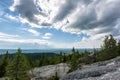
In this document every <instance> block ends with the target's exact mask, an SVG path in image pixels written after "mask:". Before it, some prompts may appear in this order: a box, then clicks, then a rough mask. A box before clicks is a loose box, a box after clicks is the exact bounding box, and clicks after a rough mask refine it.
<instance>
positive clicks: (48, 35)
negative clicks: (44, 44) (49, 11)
mask: <svg viewBox="0 0 120 80" xmlns="http://www.w3.org/2000/svg"><path fill="white" fill-rule="evenodd" d="M51 37H52V33H45V34H44V36H43V37H42V38H43V39H50V38H51Z"/></svg>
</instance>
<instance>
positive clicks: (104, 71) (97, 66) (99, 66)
mask: <svg viewBox="0 0 120 80" xmlns="http://www.w3.org/2000/svg"><path fill="white" fill-rule="evenodd" d="M60 80H120V57H116V58H114V59H111V60H107V61H103V62H97V63H93V64H90V65H84V66H83V68H82V69H80V70H76V71H73V72H71V73H69V74H67V75H65V76H64V77H62V78H61V79H60Z"/></svg>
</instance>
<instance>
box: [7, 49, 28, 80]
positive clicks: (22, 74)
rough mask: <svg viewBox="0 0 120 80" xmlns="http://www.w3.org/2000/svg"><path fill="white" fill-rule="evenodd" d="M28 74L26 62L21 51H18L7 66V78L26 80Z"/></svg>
mask: <svg viewBox="0 0 120 80" xmlns="http://www.w3.org/2000/svg"><path fill="white" fill-rule="evenodd" d="M27 72H28V62H27V60H26V58H25V56H24V55H23V54H22V52H21V49H18V51H17V53H16V55H15V57H14V59H13V60H12V61H11V62H10V64H9V65H8V66H7V73H6V74H7V76H8V77H9V78H11V79H15V80H26V79H27Z"/></svg>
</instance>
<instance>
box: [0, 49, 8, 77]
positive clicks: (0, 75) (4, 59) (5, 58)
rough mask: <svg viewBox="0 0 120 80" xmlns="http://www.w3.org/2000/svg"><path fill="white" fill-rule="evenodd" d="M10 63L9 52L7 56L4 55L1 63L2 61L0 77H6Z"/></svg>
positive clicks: (0, 63) (0, 62)
mask: <svg viewBox="0 0 120 80" xmlns="http://www.w3.org/2000/svg"><path fill="white" fill-rule="evenodd" d="M8 63H9V55H8V51H7V52H6V54H4V55H3V57H2V59H1V61H0V77H4V76H5V73H6V67H7V65H8Z"/></svg>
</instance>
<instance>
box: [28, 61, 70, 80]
mask: <svg viewBox="0 0 120 80" xmlns="http://www.w3.org/2000/svg"><path fill="white" fill-rule="evenodd" d="M68 70H69V67H68V65H67V64H66V63H60V64H57V65H48V66H42V67H38V68H34V69H33V70H30V71H29V75H30V77H31V80H47V79H48V78H50V77H51V76H54V75H55V73H56V72H57V75H58V76H59V77H62V76H64V75H66V73H67V72H68Z"/></svg>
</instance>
